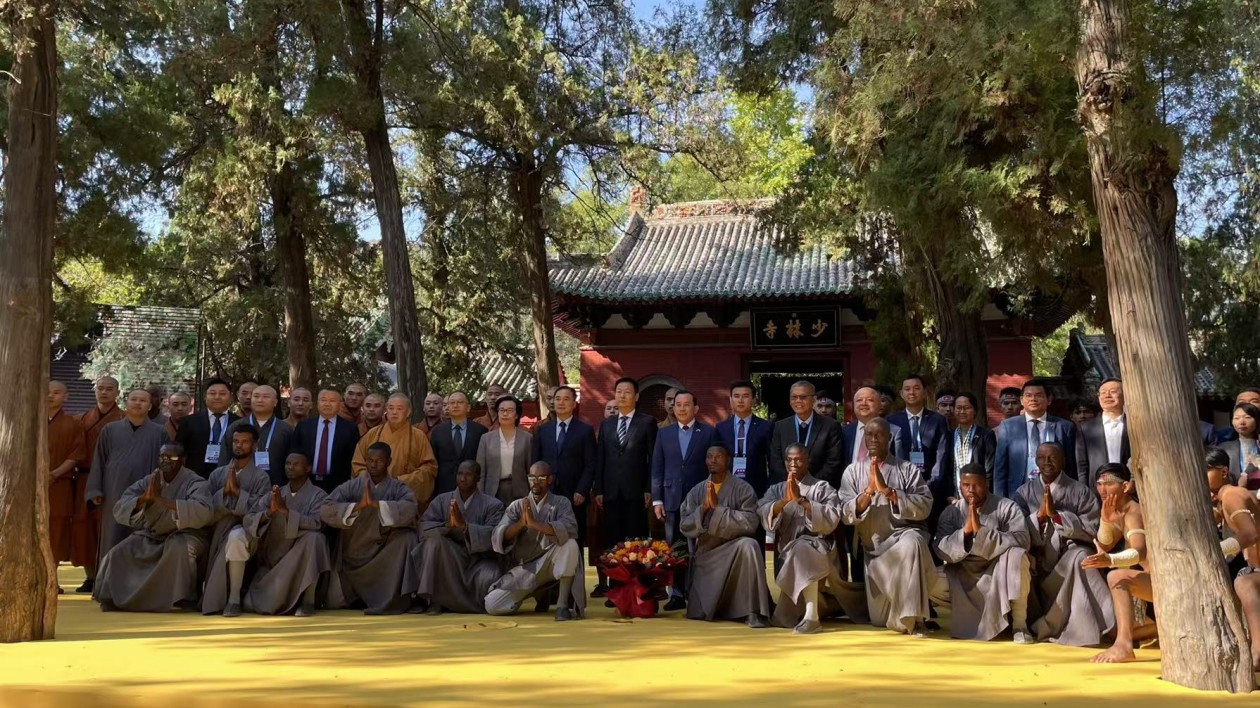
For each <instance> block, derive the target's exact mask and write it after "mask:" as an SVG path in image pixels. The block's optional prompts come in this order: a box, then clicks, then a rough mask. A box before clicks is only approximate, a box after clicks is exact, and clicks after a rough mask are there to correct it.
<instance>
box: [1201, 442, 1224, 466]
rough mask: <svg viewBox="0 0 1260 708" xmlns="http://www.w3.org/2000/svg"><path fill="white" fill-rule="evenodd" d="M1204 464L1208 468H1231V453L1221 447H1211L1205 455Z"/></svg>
mask: <svg viewBox="0 0 1260 708" xmlns="http://www.w3.org/2000/svg"><path fill="white" fill-rule="evenodd" d="M1203 462H1204V464H1205V465H1206V466H1207V467H1226V468H1228V467H1229V466H1230V461H1229V453H1228V452H1225V451H1224V450H1222V449H1220V448H1219V447H1216V446H1212V447H1209V448H1208V449H1207V450H1206V451H1205V452H1204V453H1203Z"/></svg>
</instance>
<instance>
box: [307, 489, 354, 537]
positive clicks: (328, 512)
mask: <svg viewBox="0 0 1260 708" xmlns="http://www.w3.org/2000/svg"><path fill="white" fill-rule="evenodd" d="M307 484H310V483H309V482H307ZM349 487H350V485H348V484H343V485H341V486H340V487H337V488H336V489H334V490H333V491H332V494H329V495H328V496H327V497H325V498H324V501H323V503H322V504H320V505H319V518H320V519H321V520H322V521H323V522H324V523H325V524H327V525H328V526H332V527H333V528H338V529H348V528H350V526H351V525H352V524H348V523H346V521H345V519H346V517H347V516H349V515H350V514H351V513H352V512H353V509H354V507H355V505H356V504H358V503H359V495H351V494H350V493H349V491H348V489H349ZM349 496H353V497H354V499H353V500H347V499H346V497H349Z"/></svg>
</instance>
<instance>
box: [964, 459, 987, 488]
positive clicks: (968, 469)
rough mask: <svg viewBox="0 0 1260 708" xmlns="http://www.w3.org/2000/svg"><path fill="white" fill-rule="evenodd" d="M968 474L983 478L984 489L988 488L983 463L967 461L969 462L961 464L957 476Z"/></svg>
mask: <svg viewBox="0 0 1260 708" xmlns="http://www.w3.org/2000/svg"><path fill="white" fill-rule="evenodd" d="M969 474H970V475H975V476H977V477H979V478H980V479H983V480H984V486H985V488H986V489H987V488H988V486H989V478H988V476H986V475H985V472H984V465H978V464H976V463H974V462H969V463H967V464H965V465H963V468H962V469H961V470H959V471H958V476H959V478H962V477H966V476H967V475H969Z"/></svg>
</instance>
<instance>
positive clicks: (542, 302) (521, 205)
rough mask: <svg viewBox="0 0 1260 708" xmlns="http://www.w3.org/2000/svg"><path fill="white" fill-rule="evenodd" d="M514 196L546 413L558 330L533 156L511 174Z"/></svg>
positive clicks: (556, 366) (554, 381)
mask: <svg viewBox="0 0 1260 708" xmlns="http://www.w3.org/2000/svg"><path fill="white" fill-rule="evenodd" d="M510 179H511V192H512V200H513V201H514V202H515V203H516V208H517V211H518V212H519V213H520V217H521V226H522V231H523V237H524V241H525V243H524V246H525V249H524V252H523V256H524V261H525V272H526V273H527V274H528V276H529V287H530V296H529V310H530V319H531V320H532V323H533V330H534V373H535V374H536V375H537V377H538V393H539V395H538V401H539V405H540V406H541V410H542V414H541V415H542V416H544V417H545V416H546V415H547V414H548V413H549V412H550V410H549V409H548V408H547V403H546V397H545V396H543V395H542V392H543V391H545V390H546V389H547V388H548V387H551V386H557V385H559V384H560V359H559V357H557V356H556V331H555V327H554V326H553V324H552V319H551V280H550V279H549V277H548V271H547V224H546V221H545V220H544V218H543V198H542V190H543V175H542V171H541V170H539V169H538V167H537V165H536V164H535V163H534V161H533V160H530V159H525V160H523V161H522V164H521V166H520V167H519V168H518V169H517V170H516V171H515V172H513V173H512V175H511V178H510Z"/></svg>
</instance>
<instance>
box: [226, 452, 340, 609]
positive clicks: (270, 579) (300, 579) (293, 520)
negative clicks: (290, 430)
mask: <svg viewBox="0 0 1260 708" xmlns="http://www.w3.org/2000/svg"><path fill="white" fill-rule="evenodd" d="M284 476H285V478H287V479H288V480H289V481H288V483H287V484H285V485H284V486H283V487H279V486H277V487H272V488H271V494H270V495H268V496H265V497H262V498H260V499H258V500H256V501H255V502H254V507H253V509H252V510H250V512H249V514H248V515H246V517H245V524H244V526H245V531H246V532H247V533H248V534H249V537H250V539H251V540H252V542H253V543H254V544H255V546H256V547H257V549H258V550H257V552H256V553H255V554H254V560H255V561H256V562H257V563H258V567H257V568H256V569H255V571H254V578H253V580H251V581H250V583H249V592H247V593H246V594H245V609H247V610H249V611H250V612H257V613H258V614H260V615H280V614H286V613H288V612H291V611H293V608H294V607H297V616H298V617H310V616H311V615H313V614H315V588H316V587H317V586H318V585H319V579H320V576H321V575H323V574H324V573H327V572H328V571H329V570H332V560H331V559H330V558H329V555H328V539H327V538H326V537H325V536H324V533H323V530H322V529H323V527H324V523H323V522H322V521H320V518H319V513H320V508H321V507H322V506H323V504H324V499H325V498H327V496H328V494H327V493H326V492H325V491H324V490H322V489H320V488H319V487H316V486H315V485H314V484H311V482H310V476H311V461H310V460H308V459H306V455H304V454H302V453H300V452H293V453H289V456H288V457H287V458H285V461H284ZM299 601H300V602H301V605H300V606H299V605H298V602H299Z"/></svg>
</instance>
